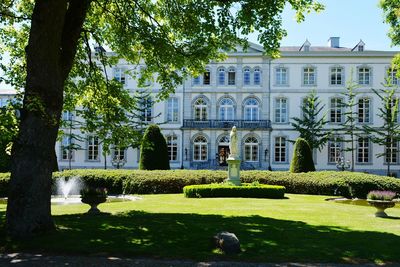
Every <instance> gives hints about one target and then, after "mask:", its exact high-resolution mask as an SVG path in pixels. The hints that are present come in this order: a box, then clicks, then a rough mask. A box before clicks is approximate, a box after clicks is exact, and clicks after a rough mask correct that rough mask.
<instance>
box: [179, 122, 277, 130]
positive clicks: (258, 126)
mask: <svg viewBox="0 0 400 267" xmlns="http://www.w3.org/2000/svg"><path fill="white" fill-rule="evenodd" d="M233 126H236V128H238V129H250V130H268V129H271V121H270V120H257V121H247V120H230V121H225V120H203V121H197V120H183V129H231V128H232V127H233Z"/></svg>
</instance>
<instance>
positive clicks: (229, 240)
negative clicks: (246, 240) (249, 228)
mask: <svg viewBox="0 0 400 267" xmlns="http://www.w3.org/2000/svg"><path fill="white" fill-rule="evenodd" d="M213 240H214V244H215V246H216V247H217V248H219V249H221V250H222V251H223V252H224V253H225V254H237V253H240V252H241V250H240V242H239V239H238V238H237V237H236V235H235V234H234V233H229V232H225V231H223V232H219V233H218V234H216V235H215V236H214V237H213Z"/></svg>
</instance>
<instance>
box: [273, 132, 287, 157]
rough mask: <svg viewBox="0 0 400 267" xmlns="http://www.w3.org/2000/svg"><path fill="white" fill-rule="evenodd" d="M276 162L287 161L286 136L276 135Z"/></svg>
mask: <svg viewBox="0 0 400 267" xmlns="http://www.w3.org/2000/svg"><path fill="white" fill-rule="evenodd" d="M274 151H275V162H282V163H283V162H286V138H285V137H275V148H274Z"/></svg>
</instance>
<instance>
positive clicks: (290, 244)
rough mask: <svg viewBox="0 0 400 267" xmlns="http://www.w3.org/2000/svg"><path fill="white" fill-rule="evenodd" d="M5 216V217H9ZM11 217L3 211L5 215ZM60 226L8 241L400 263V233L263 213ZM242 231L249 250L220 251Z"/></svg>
mask: <svg viewBox="0 0 400 267" xmlns="http://www.w3.org/2000/svg"><path fill="white" fill-rule="evenodd" d="M2 213H3V214H2ZM0 218H1V220H2V222H4V212H0ZM54 219H55V221H56V224H57V226H58V231H57V232H56V233H50V234H47V235H45V236H41V237H35V238H33V239H32V240H30V241H25V242H13V241H10V240H6V239H5V238H4V229H2V230H1V231H2V232H1V233H0V234H1V236H2V237H0V245H1V246H2V247H3V248H4V249H5V251H27V252H47V253H63V254H84V255H120V256H140V257H153V258H166V259H193V260H237V261H254V262H351V263H365V262H399V261H400V254H399V253H398V244H399V242H400V236H397V235H394V234H390V233H382V232H371V231H353V230H350V229H346V228H341V227H331V226H313V225H309V224H306V223H304V222H300V221H288V220H277V219H272V218H266V217H261V216H238V217H226V216H219V215H199V214H179V213H147V212H141V211H131V212H126V213H121V214H117V215H110V214H101V215H97V216H87V215H84V214H74V215H61V216H54ZM222 230H225V231H230V232H233V233H235V234H236V235H237V236H238V238H239V240H240V242H241V247H242V250H243V252H242V253H241V254H239V255H234V256H228V255H222V254H220V253H218V252H216V251H215V250H214V249H213V248H212V246H211V242H210V238H211V237H212V236H213V235H214V234H215V233H217V232H219V231H222Z"/></svg>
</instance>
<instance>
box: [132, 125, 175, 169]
mask: <svg viewBox="0 0 400 267" xmlns="http://www.w3.org/2000/svg"><path fill="white" fill-rule="evenodd" d="M139 169H141V170H169V169H170V167H169V157H168V147H167V143H166V141H165V138H164V136H163V135H162V133H161V131H160V127H158V126H157V125H149V127H148V128H147V129H146V131H145V133H144V136H143V140H142V145H141V146H140V161H139Z"/></svg>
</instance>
